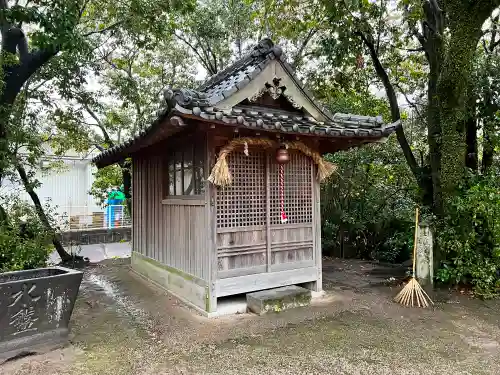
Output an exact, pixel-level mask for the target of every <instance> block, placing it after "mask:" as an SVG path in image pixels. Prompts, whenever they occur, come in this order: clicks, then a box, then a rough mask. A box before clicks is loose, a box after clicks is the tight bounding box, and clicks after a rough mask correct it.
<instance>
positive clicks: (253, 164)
mask: <svg viewBox="0 0 500 375" xmlns="http://www.w3.org/2000/svg"><path fill="white" fill-rule="evenodd" d="M265 161H266V155H265V153H264V152H262V151H260V152H259V151H254V150H252V151H251V153H250V155H249V156H246V155H245V154H243V153H242V152H233V153H231V154H230V155H229V156H228V165H229V170H230V171H231V174H232V177H233V183H232V184H231V186H228V187H224V188H218V189H217V227H218V228H234V227H246V226H259V225H265V224H266V185H265Z"/></svg>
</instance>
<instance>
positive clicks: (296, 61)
mask: <svg viewBox="0 0 500 375" xmlns="http://www.w3.org/2000/svg"><path fill="white" fill-rule="evenodd" d="M317 32H318V29H317V28H312V29H311V30H309V32H308V33H307V35H306V37H305V39H304V40H303V41H302V43H301V44H300V47H299V49H298V50H297V53H296V54H295V56H294V57H293V59H292V64H291V65H292V67H293V68H296V67H297V65H298V64H299V62H300V60H301V59H302V57H303V56H302V54H303V53H304V50H305V49H306V47H307V45H308V44H309V42H310V41H311V39H312V38H313V37H314V35H316V34H317Z"/></svg>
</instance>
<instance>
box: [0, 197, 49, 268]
mask: <svg viewBox="0 0 500 375" xmlns="http://www.w3.org/2000/svg"><path fill="white" fill-rule="evenodd" d="M13 202H14V203H13ZM8 214H9V221H10V222H9V224H5V225H1V226H0V272H7V271H18V270H26V269H32V268H37V267H44V266H45V265H46V262H47V260H48V258H49V256H50V253H51V252H52V250H53V246H52V244H51V239H52V235H51V233H50V232H48V231H47V230H46V229H45V228H44V226H43V225H42V224H41V223H40V221H39V220H38V216H37V215H36V213H35V211H34V209H33V208H32V207H31V206H29V205H26V204H23V203H21V202H19V201H12V200H11V203H10V206H9V209H8Z"/></svg>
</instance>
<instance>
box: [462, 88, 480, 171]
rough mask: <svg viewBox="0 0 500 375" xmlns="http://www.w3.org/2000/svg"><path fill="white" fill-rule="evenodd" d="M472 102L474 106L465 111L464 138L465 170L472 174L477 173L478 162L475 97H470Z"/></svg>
mask: <svg viewBox="0 0 500 375" xmlns="http://www.w3.org/2000/svg"><path fill="white" fill-rule="evenodd" d="M472 100H474V105H473V106H472V107H469V109H468V110H467V112H468V114H467V119H466V123H465V127H466V129H465V130H466V132H467V134H466V136H465V140H466V143H467V155H466V158H465V165H466V167H467V168H469V169H471V170H472V171H474V172H477V168H478V160H477V155H478V150H477V125H476V123H477V120H476V116H475V113H474V112H475V111H474V109H475V97H474V96H472V99H471V101H472Z"/></svg>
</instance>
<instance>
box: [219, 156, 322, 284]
mask: <svg viewBox="0 0 500 375" xmlns="http://www.w3.org/2000/svg"><path fill="white" fill-rule="evenodd" d="M228 164H229V169H230V171H231V174H232V176H233V183H232V185H231V186H229V187H226V188H218V189H217V199H216V207H217V208H216V226H217V228H216V237H217V238H216V246H217V255H218V277H219V278H226V277H235V276H242V275H248V274H253V273H260V272H274V271H280V270H285V269H292V268H300V267H306V266H310V265H312V263H313V230H312V228H313V226H312V222H313V185H312V183H313V180H312V176H313V169H314V168H313V165H312V163H311V160H310V159H309V158H308V157H306V156H304V155H303V154H300V153H291V160H290V163H288V164H287V165H286V166H285V184H284V186H285V189H284V203H285V210H286V213H287V215H288V222H287V223H285V224H283V223H281V220H280V192H279V181H278V176H279V171H278V165H277V164H276V163H275V161H274V157H273V155H270V154H267V153H266V152H265V151H262V150H250V153H249V155H248V156H246V155H244V154H243V153H242V152H234V153H232V154H230V155H229V157H228ZM306 263H307V264H306Z"/></svg>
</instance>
